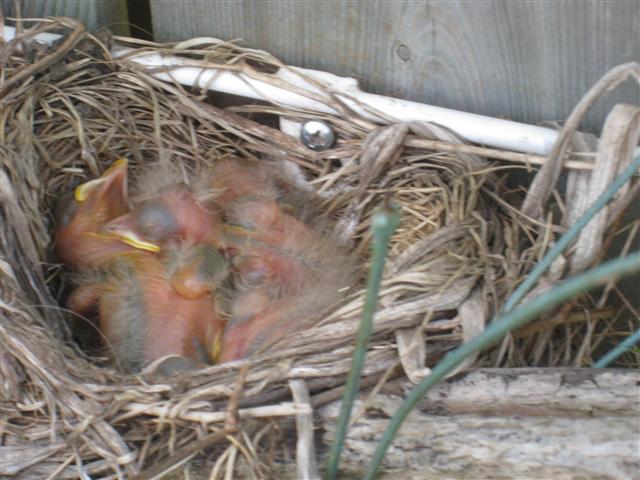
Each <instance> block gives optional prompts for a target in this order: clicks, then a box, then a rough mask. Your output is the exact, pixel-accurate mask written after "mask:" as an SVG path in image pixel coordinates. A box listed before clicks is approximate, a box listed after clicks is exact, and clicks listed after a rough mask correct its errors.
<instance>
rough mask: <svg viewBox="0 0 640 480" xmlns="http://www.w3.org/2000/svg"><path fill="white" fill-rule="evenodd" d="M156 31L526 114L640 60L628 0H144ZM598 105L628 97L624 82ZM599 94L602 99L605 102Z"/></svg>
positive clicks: (631, 96) (592, 124)
mask: <svg viewBox="0 0 640 480" xmlns="http://www.w3.org/2000/svg"><path fill="white" fill-rule="evenodd" d="M151 7H152V16H153V26H154V34H155V38H156V40H159V41H175V40H184V39H186V38H190V37H194V36H214V37H218V38H222V39H226V40H230V39H237V38H242V39H243V40H244V43H245V44H246V45H248V46H251V47H255V48H261V49H265V50H268V51H270V52H272V53H274V54H276V55H277V56H279V57H280V58H281V59H282V60H284V61H285V62H287V63H289V64H292V65H298V66H303V67H309V68H317V69H321V70H325V71H328V72H332V73H336V74H339V75H347V76H353V77H356V78H358V79H360V81H361V86H362V88H363V89H365V90H367V91H370V92H374V93H381V94H385V95H391V96H397V97H401V98H406V99H409V100H415V101H419V102H425V103H431V104H434V105H440V106H445V107H450V108H456V109H460V110H466V111H470V112H475V113H481V114H486V115H492V116H504V117H509V118H512V119H515V120H519V121H523V122H528V123H538V122H541V121H547V120H562V119H565V118H566V117H567V116H568V114H569V113H570V112H571V109H572V108H573V107H574V106H575V104H576V103H577V102H578V100H579V99H580V98H581V96H582V95H583V94H584V93H585V92H586V90H587V89H588V88H589V87H590V86H591V85H592V84H593V83H594V82H595V81H596V80H597V79H598V78H599V77H600V76H601V75H602V74H603V73H605V72H606V71H607V69H609V68H611V67H613V66H614V65H617V64H619V63H622V62H628V61H631V60H638V59H640V8H639V7H638V2H637V1H616V2H612V1H589V2H577V1H565V2H560V1H549V2H546V1H530V2H505V1H473V2H471V1H466V2H465V1H447V2H425V1H422V2H419V1H400V0H398V1H365V2H354V1H340V2H333V1H268V2H264V1H260V0H245V1H233V2H231V1H230V2H226V1H224V2H222V1H221V2H202V1H198V0H180V1H176V0H172V1H167V0H151ZM625 87H626V88H624V89H622V90H621V91H619V92H615V93H614V94H613V95H611V96H610V97H609V98H608V99H607V102H602V103H599V104H598V105H597V106H596V108H595V110H594V112H593V113H592V114H591V115H590V117H589V119H588V121H587V125H586V126H587V127H588V128H590V129H594V128H599V126H600V125H601V124H602V121H603V119H604V115H605V114H606V112H607V111H608V109H609V108H610V107H611V105H613V104H614V103H617V102H620V101H626V102H635V103H637V102H638V101H639V97H640V93H639V90H638V88H637V86H636V85H631V84H629V85H627V86H625ZM605 103H606V104H605Z"/></svg>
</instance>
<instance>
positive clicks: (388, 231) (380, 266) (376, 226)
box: [327, 204, 400, 480]
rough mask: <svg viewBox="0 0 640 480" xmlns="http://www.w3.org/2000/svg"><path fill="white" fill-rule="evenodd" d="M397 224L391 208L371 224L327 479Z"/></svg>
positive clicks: (346, 418)
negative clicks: (363, 294) (363, 290)
mask: <svg viewBox="0 0 640 480" xmlns="http://www.w3.org/2000/svg"><path fill="white" fill-rule="evenodd" d="M399 222H400V209H399V208H398V207H397V206H395V205H388V204H387V205H384V206H383V207H382V209H380V210H379V211H378V212H376V213H375V214H374V216H373V218H372V220H371V229H372V230H373V261H372V264H371V270H370V272H369V278H368V280H367V294H366V298H365V302H364V308H363V310H362V320H361V321H360V328H359V329H358V336H357V338H356V348H355V350H354V352H353V364H352V365H351V370H350V371H349V376H348V377H347V385H346V387H345V391H344V396H343V398H342V405H341V406H340V415H339V417H338V425H337V426H336V436H335V439H334V441H333V444H332V445H331V450H330V451H329V459H328V462H327V478H329V479H330V480H333V479H335V478H336V475H337V473H338V464H339V463H340V453H341V451H342V446H343V444H344V437H345V435H346V433H347V427H348V425H349V417H350V415H351V409H352V408H353V401H354V399H355V396H356V394H357V392H358V388H359V384H360V374H361V372H362V367H363V365H364V357H365V355H366V353H367V343H368V342H369V337H370V336H371V330H372V329H373V314H374V313H375V311H376V306H377V300H378V293H379V291H380V283H381V282H382V273H383V270H384V260H385V258H386V256H387V249H388V247H389V241H390V240H391V236H392V235H393V232H395V230H396V228H397V226H398V223H399Z"/></svg>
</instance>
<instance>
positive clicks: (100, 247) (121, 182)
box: [54, 158, 129, 272]
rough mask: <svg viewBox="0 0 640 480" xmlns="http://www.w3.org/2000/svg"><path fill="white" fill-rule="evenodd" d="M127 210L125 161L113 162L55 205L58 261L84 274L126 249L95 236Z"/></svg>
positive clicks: (122, 159) (117, 243)
mask: <svg viewBox="0 0 640 480" xmlns="http://www.w3.org/2000/svg"><path fill="white" fill-rule="evenodd" d="M126 209H127V160H126V159H124V158H121V159H119V160H117V161H116V162H114V164H113V165H112V166H111V167H109V168H108V169H107V170H106V171H105V172H104V173H103V174H102V176H100V178H96V179H94V180H90V181H88V182H86V183H83V184H82V185H79V186H78V187H77V188H76V189H75V190H74V192H73V193H72V194H70V195H67V196H65V197H63V198H62V199H61V200H60V201H59V202H58V204H57V206H56V209H55V213H54V217H55V218H54V220H55V225H56V227H55V232H54V235H55V246H54V250H55V253H56V256H57V257H58V259H60V260H61V261H62V262H64V263H65V264H66V265H67V266H68V267H69V268H71V269H72V270H74V271H76V272H81V271H85V270H87V269H89V268H92V267H94V266H96V265H98V264H100V263H102V262H103V261H106V260H107V259H109V258H112V257H114V256H117V255H120V254H121V253H123V252H125V251H127V250H129V248H128V247H127V246H126V245H124V244H122V243H120V242H112V241H109V240H108V239H105V238H104V237H102V236H100V235H97V233H98V232H99V231H100V229H101V228H102V227H103V225H104V224H105V223H107V222H108V221H109V220H112V219H114V218H117V217H119V216H121V215H123V214H124V213H125V212H126Z"/></svg>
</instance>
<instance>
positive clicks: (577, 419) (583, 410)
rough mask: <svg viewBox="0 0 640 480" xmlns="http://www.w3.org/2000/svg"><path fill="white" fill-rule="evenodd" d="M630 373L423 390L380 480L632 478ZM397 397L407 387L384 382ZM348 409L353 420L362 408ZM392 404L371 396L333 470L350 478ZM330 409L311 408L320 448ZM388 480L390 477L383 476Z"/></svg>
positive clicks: (638, 412)
mask: <svg viewBox="0 0 640 480" xmlns="http://www.w3.org/2000/svg"><path fill="white" fill-rule="evenodd" d="M639 383H640V373H639V372H636V371H632V370H626V371H625V370H595V369H480V370H476V371H472V372H469V373H467V374H463V375H459V376H457V377H456V378H453V379H450V380H448V381H447V382H444V383H442V384H441V385H439V386H438V387H437V388H435V389H434V390H432V391H431V392H430V393H429V394H428V395H427V397H426V398H425V399H424V400H423V401H422V403H421V404H420V405H419V408H417V409H416V410H414V411H413V412H412V413H411V414H410V415H409V417H408V418H407V420H406V422H405V423H404V425H403V427H402V428H401V430H400V432H399V434H398V436H397V438H396V440H395V441H394V443H393V444H392V446H391V448H390V449H389V451H388V453H387V456H386V457H385V464H384V465H385V469H386V471H387V472H388V475H386V476H383V477H381V478H389V479H391V478H407V479H409V478H411V479H419V478H420V479H427V478H429V479H439V478H560V479H563V478H567V479H568V478H571V479H575V478H634V477H635V476H636V475H637V473H638V471H640V459H639V457H638V451H639V449H640V422H639V416H640V395H639V393H640V392H639V389H640V387H639ZM393 384H394V385H392V386H395V387H396V388H398V387H399V388H398V389H397V391H398V392H404V391H406V390H407V388H408V387H409V385H407V384H406V380H403V381H400V382H393ZM364 398H366V395H365V394H363V395H362V396H361V400H360V402H358V403H357V405H356V406H355V409H354V410H355V411H359V410H360V408H361V406H362V405H363V403H362V399H364ZM402 400H403V397H402V396H396V395H391V394H379V395H377V396H376V397H374V398H373V399H372V400H371V401H370V402H369V403H367V407H366V409H365V414H364V415H363V416H362V417H361V418H360V419H359V420H358V421H357V422H356V423H355V424H354V425H353V426H352V427H351V428H350V430H349V432H348V435H347V440H346V443H345V450H344V452H343V460H342V466H343V468H344V470H345V473H348V475H350V476H355V477H359V476H361V475H362V473H363V472H364V471H365V470H366V469H367V467H368V465H369V462H370V459H371V456H372V454H373V451H374V448H375V446H376V444H377V441H378V440H379V439H380V436H381V435H382V432H383V431H384V429H385V428H386V426H387V424H388V422H389V418H390V416H391V415H393V413H394V412H395V410H396V409H397V408H398V407H399V405H400V403H401V402H402ZM339 407H340V403H339V402H333V403H331V404H329V405H327V406H326V407H323V408H320V409H319V411H318V416H319V420H320V425H321V427H322V428H323V429H324V430H325V435H324V440H325V442H324V443H325V444H329V443H330V442H331V441H332V439H333V435H334V429H335V424H336V418H337V414H338V411H339ZM391 471H392V472H393V473H390V472H391Z"/></svg>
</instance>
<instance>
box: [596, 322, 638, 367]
mask: <svg viewBox="0 0 640 480" xmlns="http://www.w3.org/2000/svg"><path fill="white" fill-rule="evenodd" d="M638 342H640V329H638V330H636V331H635V333H632V334H631V335H629V336H628V337H627V338H625V339H624V340H623V341H622V342H620V343H619V344H618V345H617V346H616V347H615V348H614V349H613V350H611V351H610V352H609V353H607V354H606V355H605V356H604V357H602V358H601V359H600V360H598V361H597V362H596V363H594V364H593V368H604V367H606V366H607V365H609V364H610V363H611V362H613V361H614V360H615V359H616V358H618V357H619V356H620V355H622V354H623V353H624V352H626V351H627V350H629V349H630V348H631V347H633V346H634V345H635V344H636V343H638Z"/></svg>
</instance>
